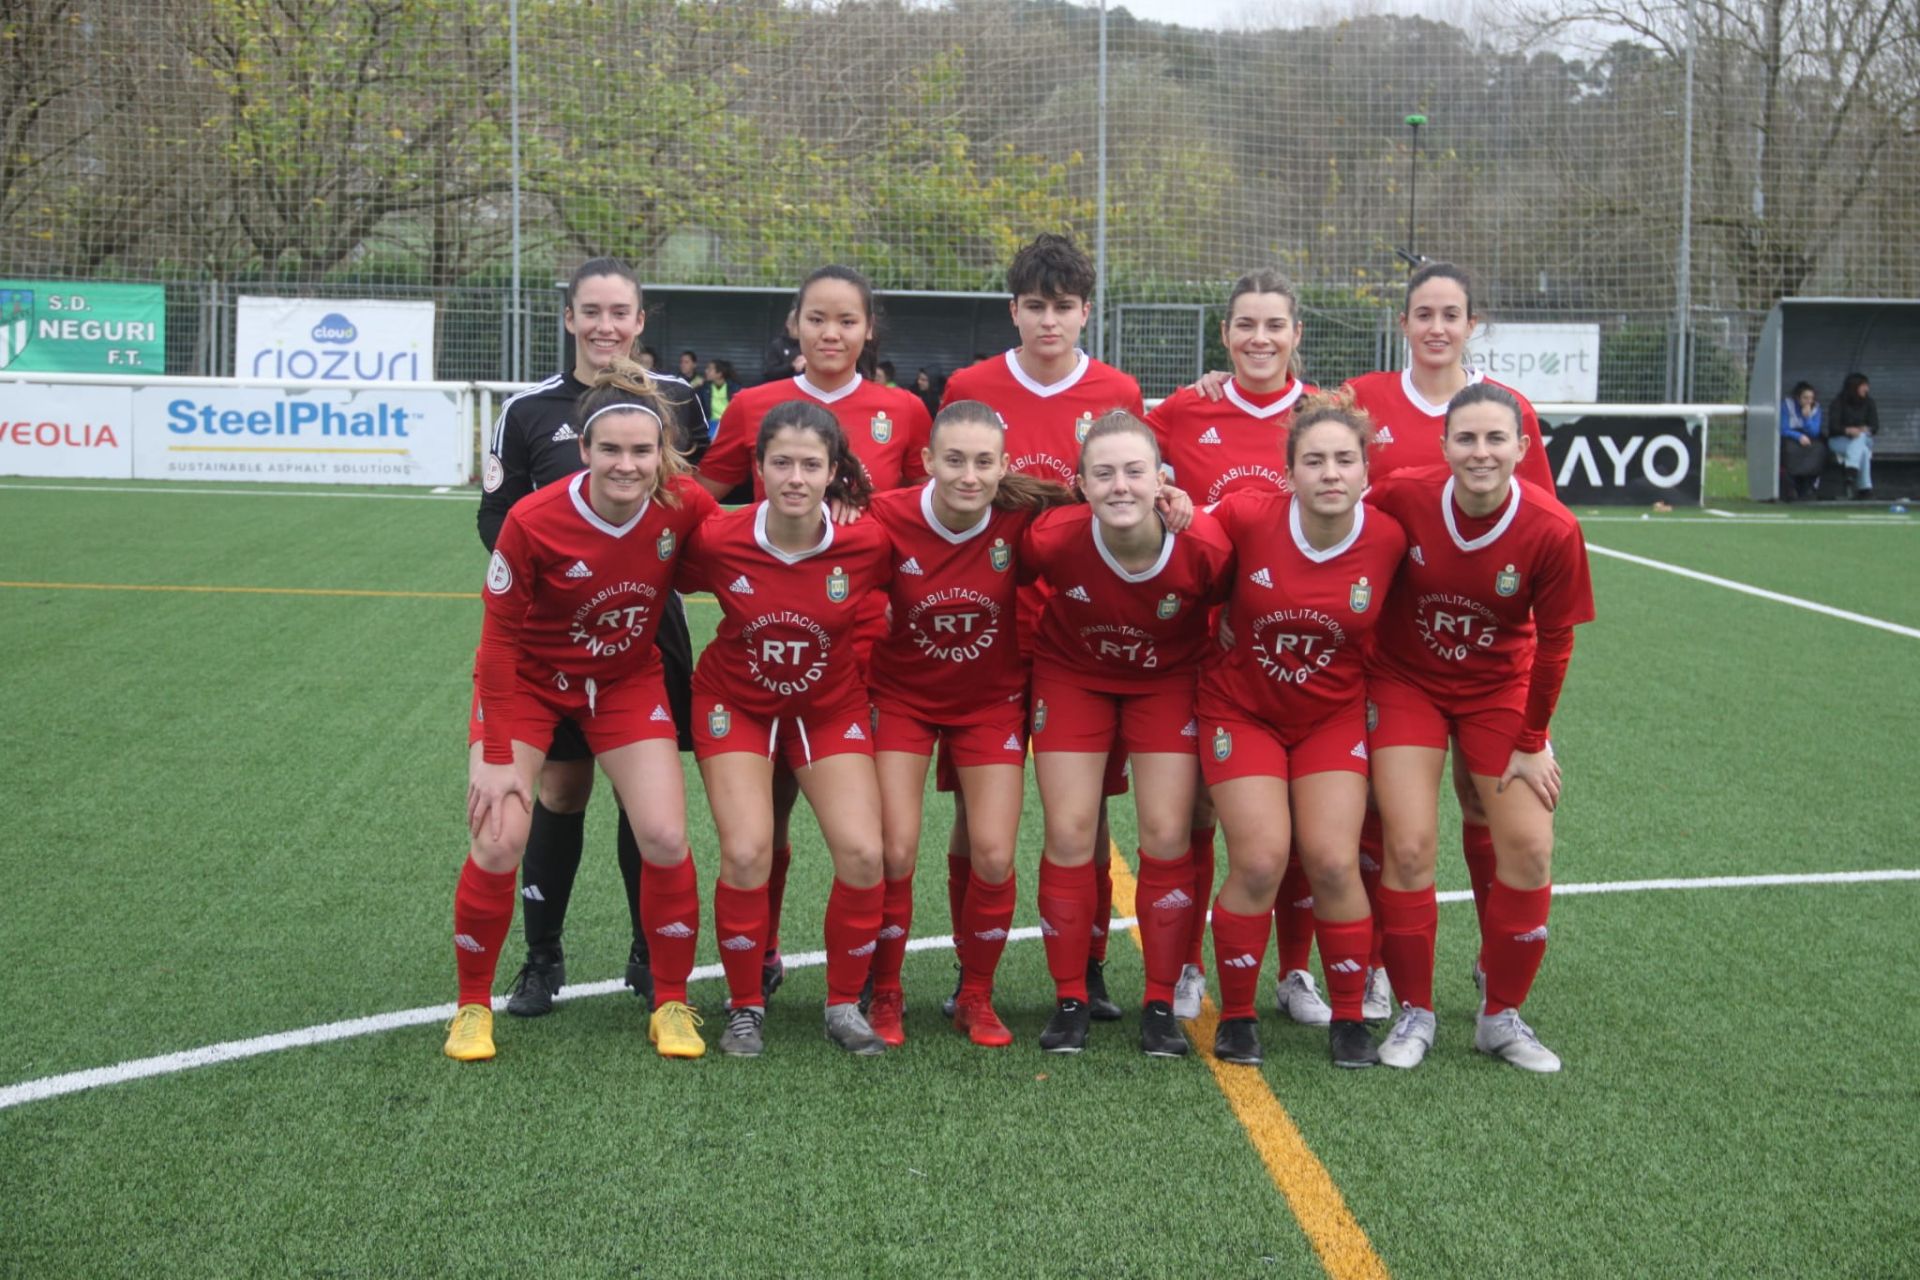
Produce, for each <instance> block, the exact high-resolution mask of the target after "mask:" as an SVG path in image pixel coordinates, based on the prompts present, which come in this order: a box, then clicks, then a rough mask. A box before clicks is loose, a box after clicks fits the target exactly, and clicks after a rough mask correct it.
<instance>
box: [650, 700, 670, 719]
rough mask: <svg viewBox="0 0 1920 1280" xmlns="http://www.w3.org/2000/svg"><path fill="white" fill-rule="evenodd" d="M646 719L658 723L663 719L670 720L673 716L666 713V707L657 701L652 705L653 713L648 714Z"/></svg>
mask: <svg viewBox="0 0 1920 1280" xmlns="http://www.w3.org/2000/svg"><path fill="white" fill-rule="evenodd" d="M647 719H649V720H652V721H654V722H656V723H658V722H660V721H663V720H671V719H673V717H672V716H670V715H668V714H667V709H666V708H665V707H663V706H661V705H660V704H658V703H655V704H654V707H653V714H652V715H650V716H648V717H647Z"/></svg>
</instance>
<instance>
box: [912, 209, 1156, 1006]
mask: <svg viewBox="0 0 1920 1280" xmlns="http://www.w3.org/2000/svg"><path fill="white" fill-rule="evenodd" d="M1094 280H1095V276H1094V270H1093V261H1092V259H1090V258H1088V257H1087V255H1086V254H1084V253H1082V252H1081V251H1080V249H1079V248H1078V247H1077V246H1075V244H1074V243H1073V241H1072V240H1071V239H1069V238H1068V237H1066V236H1063V235H1055V234H1053V233H1051V232H1049V233H1046V234H1043V235H1040V236H1037V237H1035V238H1034V240H1033V242H1032V243H1030V244H1028V245H1026V246H1024V247H1023V248H1021V250H1020V251H1019V252H1018V253H1016V254H1014V255H1013V261H1012V262H1011V263H1010V264H1008V266H1007V292H1009V293H1011V294H1012V295H1013V301H1012V303H1011V304H1010V310H1011V311H1012V313H1013V325H1014V328H1015V329H1017V330H1018V331H1019V333H1020V345H1019V346H1017V347H1015V348H1013V349H1012V350H1010V351H1007V352H1005V353H1004V354H1002V355H998V356H993V357H990V358H988V359H986V360H982V361H980V362H979V363H977V364H973V365H969V366H968V367H967V368H965V369H961V370H959V371H958V372H956V373H955V374H954V375H953V376H952V377H950V378H948V379H947V389H946V394H945V395H944V397H943V398H942V400H941V405H942V407H944V406H946V405H949V404H953V403H955V402H957V401H961V400H979V401H981V402H983V403H984V404H986V405H988V406H990V407H991V408H992V409H993V411H994V412H995V413H998V414H999V415H1000V419H1001V421H1002V422H1004V423H1006V426H1007V456H1008V458H1009V460H1010V465H1009V470H1010V471H1012V472H1013V473H1014V474H1017V475H1030V476H1038V477H1040V478H1041V479H1044V480H1052V481H1055V482H1056V483H1059V484H1063V485H1072V484H1073V483H1074V478H1075V475H1076V474H1077V472H1078V471H1079V468H1080V446H1081V443H1082V442H1083V441H1085V440H1086V438H1087V432H1088V431H1089V430H1091V429H1092V427H1093V424H1094V421H1095V420H1096V419H1098V418H1100V417H1102V416H1103V415H1105V414H1106V413H1108V412H1110V411H1112V410H1114V409H1124V410H1125V411H1126V412H1128V413H1130V414H1132V415H1133V416H1134V417H1136V418H1138V417H1142V416H1144V414H1145V412H1146V406H1145V404H1144V403H1143V402H1142V400H1141V398H1140V384H1139V383H1137V382H1135V381H1134V380H1133V379H1132V378H1130V377H1128V376H1127V375H1126V374H1124V373H1122V372H1120V370H1118V369H1116V368H1114V367H1113V366H1112V365H1109V364H1106V363H1103V362H1102V361H1099V360H1096V359H1094V358H1093V357H1092V356H1090V355H1088V354H1087V353H1086V352H1084V351H1082V350H1081V349H1080V333H1081V330H1083V329H1084V328H1086V324H1087V318H1088V315H1089V314H1090V311H1091V304H1092V299H1093V287H1094ZM1044 601H1045V596H1044V595H1043V594H1042V593H1041V592H1040V591H1038V590H1033V589H1029V590H1024V591H1022V592H1021V596H1020V611H1019V612H1020V626H1021V630H1022V632H1023V634H1030V633H1031V630H1032V627H1033V624H1034V623H1035V622H1036V621H1038V619H1039V616H1040V608H1041V606H1042V604H1043V603H1044ZM1113 759H1114V764H1113V768H1111V769H1110V770H1109V772H1108V776H1107V782H1106V791H1107V794H1108V795H1117V794H1120V793H1121V792H1123V791H1125V790H1126V780H1125V777H1124V775H1123V774H1122V773H1121V772H1120V770H1119V764H1120V760H1121V757H1120V755H1119V754H1118V753H1116V754H1115V756H1114V758H1113ZM940 786H941V790H943V791H945V790H952V781H951V778H950V777H949V776H948V772H947V769H946V768H945V758H944V757H943V758H942V769H941V784H940ZM969 848H970V845H969V842H968V837H967V831H966V811H965V809H964V808H960V807H958V806H957V805H956V813H955V820H954V824H953V835H952V840H951V843H949V844H948V846H947V898H948V904H949V906H950V908H951V911H952V914H953V925H954V932H955V934H956V935H957V934H959V933H960V915H961V911H962V909H963V907H964V905H965V901H966V891H967V882H968V877H969V876H970V875H971V873H972V863H971V860H970V858H969V855H968V850H969ZM1110 850H1111V842H1110V840H1109V839H1108V834H1107V820H1106V807H1105V805H1104V804H1103V805H1102V806H1101V811H1100V824H1099V830H1098V831H1097V833H1096V835H1095V848H1094V851H1093V867H1094V880H1095V886H1096V895H1097V900H1096V902H1095V905H1094V916H1093V919H1094V926H1093V947H1092V950H1091V952H1090V954H1089V956H1088V960H1087V991H1088V1007H1089V1009H1090V1010H1091V1012H1092V1014H1093V1016H1094V1017H1095V1018H1096V1019H1098V1020H1100V1021H1112V1020H1114V1019H1116V1018H1118V1017H1119V1016H1120V1007H1119V1006H1118V1005H1117V1004H1115V1003H1114V1002H1113V1001H1112V1000H1111V999H1110V998H1109V997H1108V995H1107V985H1106V973H1105V966H1106V958H1107V922H1108V920H1109V919H1110V918H1111V917H1112V915H1113V876H1112V869H1111V867H1110V866H1109V864H1108V857H1109V853H1110Z"/></svg>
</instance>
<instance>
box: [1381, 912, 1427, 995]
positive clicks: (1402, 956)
mask: <svg viewBox="0 0 1920 1280" xmlns="http://www.w3.org/2000/svg"><path fill="white" fill-rule="evenodd" d="M1380 917H1381V920H1382V922H1383V923H1384V925H1385V927H1386V931H1387V936H1386V941H1385V943H1384V945H1383V947H1382V950H1383V951H1384V952H1385V953H1386V961H1387V978H1388V979H1389V980H1390V981H1391V982H1392V983H1393V994H1394V995H1395V997H1396V998H1398V999H1399V1000H1400V1002H1401V1003H1402V1004H1410V1005H1412V1006H1413V1007H1414V1008H1416V1009H1432V1008H1433V943H1434V939H1435V937H1436V936H1438V934H1439V931H1440V907H1439V904H1438V903H1437V902H1436V901H1435V900H1434V896H1433V886H1432V885H1428V886H1427V887H1426V888H1424V889H1408V890H1401V889H1389V888H1388V887H1387V886H1386V885H1384V884H1383V885H1381V886H1380Z"/></svg>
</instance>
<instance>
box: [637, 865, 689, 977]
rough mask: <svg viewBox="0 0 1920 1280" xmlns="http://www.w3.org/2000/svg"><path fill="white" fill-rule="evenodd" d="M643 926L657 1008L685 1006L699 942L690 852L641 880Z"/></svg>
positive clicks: (654, 870)
mask: <svg viewBox="0 0 1920 1280" xmlns="http://www.w3.org/2000/svg"><path fill="white" fill-rule="evenodd" d="M640 924H641V927H642V928H644V929H645V930H646V931H647V954H648V955H649V956H650V957H651V958H652V959H651V964H652V969H653V1002H654V1006H655V1007H656V1008H657V1007H659V1006H660V1005H663V1004H665V1003H666V1002H667V1001H669V1000H678V1001H680V1002H681V1003H682V1004H685V1003H686V999H687V975H688V974H689V973H692V972H693V947H694V943H696V942H697V941H699V938H700V886H699V883H698V882H697V881H696V880H695V878H694V872H693V855H692V852H691V851H689V852H688V855H687V856H686V857H684V858H682V859H680V861H678V862H676V863H674V864H673V865H672V866H670V867H662V866H657V865H656V866H651V867H648V868H647V869H646V872H645V873H644V874H643V875H642V876H641V877H640Z"/></svg>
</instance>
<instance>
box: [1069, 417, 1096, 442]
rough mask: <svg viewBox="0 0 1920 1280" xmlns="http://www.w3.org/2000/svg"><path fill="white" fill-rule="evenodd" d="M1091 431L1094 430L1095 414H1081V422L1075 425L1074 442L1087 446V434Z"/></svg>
mask: <svg viewBox="0 0 1920 1280" xmlns="http://www.w3.org/2000/svg"><path fill="white" fill-rule="evenodd" d="M1091 430H1093V414H1092V413H1090V412H1089V413H1083V414H1081V415H1080V417H1079V420H1078V421H1076V422H1075V423H1074V424H1073V438H1074V441H1075V442H1076V443H1078V444H1085V443H1086V442H1087V432H1089V431H1091Z"/></svg>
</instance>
